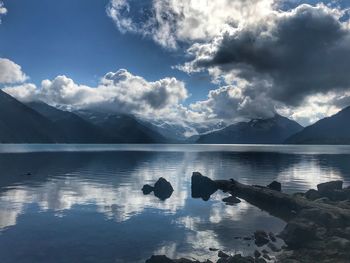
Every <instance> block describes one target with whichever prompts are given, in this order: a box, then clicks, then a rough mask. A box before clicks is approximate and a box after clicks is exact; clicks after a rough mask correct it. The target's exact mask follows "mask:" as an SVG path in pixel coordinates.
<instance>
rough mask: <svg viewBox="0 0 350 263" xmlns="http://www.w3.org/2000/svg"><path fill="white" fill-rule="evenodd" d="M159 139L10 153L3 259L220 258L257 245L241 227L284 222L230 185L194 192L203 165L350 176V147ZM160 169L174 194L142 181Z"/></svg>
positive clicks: (301, 184) (1, 162) (248, 177)
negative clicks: (258, 147) (245, 147)
mask: <svg viewBox="0 0 350 263" xmlns="http://www.w3.org/2000/svg"><path fill="white" fill-rule="evenodd" d="M33 147H40V146H33ZM52 147H54V146H52ZM57 147H59V146H57ZM91 147H93V146H91ZM123 147H126V146H123ZM139 147H141V146H139ZM147 147H150V146H147ZM156 147H158V148H157V150H156V151H150V150H148V151H139V150H137V151H136V150H135V149H131V150H129V151H128V150H127V149H123V150H116V151H110V150H109V151H94V152H91V151H84V152H78V151H71V152H62V151H60V152H55V151H54V150H53V151H50V152H40V151H36V152H30V146H27V148H28V149H29V150H27V151H24V152H17V153H15V152H11V153H6V152H3V153H1V154H0V167H1V172H0V175H1V176H0V229H1V230H0V231H1V232H0V254H1V262H44V261H45V262H55V263H56V262H67V261H69V262H143V261H144V259H146V258H148V257H149V256H150V255H152V254H157V253H158V254H159V253H160V254H167V255H168V256H169V257H173V258H177V257H181V256H187V257H189V256H193V257H196V258H198V259H205V258H215V255H216V253H215V252H210V251H209V247H214V248H219V249H223V250H225V251H228V252H229V251H241V252H242V253H243V254H251V253H252V252H253V251H254V245H253V243H252V241H248V240H245V241H242V240H238V239H235V238H234V237H237V236H241V237H244V236H248V235H251V234H252V233H253V232H254V231H255V230H256V229H265V230H267V231H273V232H279V231H280V230H281V229H282V228H283V226H284V222H282V221H281V220H279V219H277V218H274V217H272V216H270V215H268V214H267V213H266V212H264V211H260V210H259V209H257V208H256V207H253V206H251V205H249V204H248V203H246V202H244V201H243V202H241V203H239V204H237V205H235V206H226V205H225V204H224V203H223V202H221V199H222V198H223V197H224V196H226V195H225V194H223V193H220V192H218V193H215V194H214V195H213V196H212V197H211V199H210V200H209V201H208V202H204V201H202V200H200V199H192V198H191V186H190V181H191V174H192V172H193V171H199V172H201V173H202V174H204V175H206V176H209V177H210V178H213V179H229V178H235V179H238V180H239V181H241V182H243V183H247V184H261V185H266V184H268V183H270V182H271V181H273V180H277V181H280V182H281V183H282V185H283V191H286V192H298V191H305V190H307V189H309V188H315V187H316V185H317V184H318V183H320V182H325V181H329V180H335V179H341V180H344V182H345V185H349V182H350V175H349V174H348V171H349V170H350V162H349V161H350V155H349V154H350V149H348V151H349V152H347V151H345V152H344V148H342V149H341V152H340V154H336V153H334V149H332V151H333V152H332V154H327V148H325V149H323V150H322V148H321V150H319V152H312V153H308V154H306V153H300V152H299V151H298V152H295V153H293V152H288V153H283V152H280V151H276V152H274V151H273V149H271V150H270V151H268V152H263V151H260V152H259V151H253V152H252V151H234V149H232V151H227V149H225V150H223V151H220V150H219V149H217V150H215V151H207V152H206V151H188V150H186V149H191V148H190V147H191V146H190V145H184V146H182V147H183V151H181V150H180V149H181V147H180V146H176V147H177V148H176V149H175V150H174V151H169V146H167V149H166V151H161V150H159V147H160V146H156ZM179 147H180V148H179ZM186 147H187V148H186ZM207 147H208V148H210V146H207ZM215 147H217V146H215ZM335 147H336V146H335ZM77 148H78V147H77ZM36 149H37V148H36ZM160 149H161V148H160ZM299 150H300V149H299ZM159 177H164V178H165V179H167V180H168V181H169V182H171V184H172V186H173V188H174V192H173V194H172V195H171V197H170V198H169V199H167V200H165V201H161V200H159V199H158V198H156V197H155V196H154V195H147V196H145V195H143V193H142V191H141V188H142V186H143V185H144V184H147V183H149V184H151V185H153V184H154V183H155V181H156V180H157V179H158V178H159ZM248 245H249V246H248Z"/></svg>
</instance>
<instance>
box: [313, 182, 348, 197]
mask: <svg viewBox="0 0 350 263" xmlns="http://www.w3.org/2000/svg"><path fill="white" fill-rule="evenodd" d="M342 188H343V181H341V180H338V181H330V182H327V183H322V184H318V185H317V190H318V191H319V192H320V193H321V194H322V193H325V192H330V191H334V190H342Z"/></svg>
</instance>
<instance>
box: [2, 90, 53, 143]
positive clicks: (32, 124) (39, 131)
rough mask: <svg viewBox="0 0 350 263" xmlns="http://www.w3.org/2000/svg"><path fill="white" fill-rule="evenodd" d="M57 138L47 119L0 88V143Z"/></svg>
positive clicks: (40, 141)
mask: <svg viewBox="0 0 350 263" xmlns="http://www.w3.org/2000/svg"><path fill="white" fill-rule="evenodd" d="M59 139H60V135H59V133H58V132H57V130H56V126H55V125H54V124H53V123H52V122H51V121H50V120H49V119H47V118H46V117H44V116H42V115H41V114H39V113H38V112H36V111H35V110H33V109H31V108H30V107H28V106H26V105H24V104H23V103H21V102H19V101H18V100H16V99H15V98H13V97H11V96H10V95H8V94H7V93H5V92H4V91H2V90H0V142H1V143H55V142H57V141H58V140H59Z"/></svg>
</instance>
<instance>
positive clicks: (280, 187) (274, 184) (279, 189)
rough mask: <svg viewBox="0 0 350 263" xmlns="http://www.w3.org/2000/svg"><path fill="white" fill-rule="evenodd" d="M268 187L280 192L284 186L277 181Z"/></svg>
mask: <svg viewBox="0 0 350 263" xmlns="http://www.w3.org/2000/svg"><path fill="white" fill-rule="evenodd" d="M267 187H268V188H270V189H271V190H275V191H278V192H281V191H282V185H281V183H279V182H277V181H273V182H272V183H271V184H269V185H267Z"/></svg>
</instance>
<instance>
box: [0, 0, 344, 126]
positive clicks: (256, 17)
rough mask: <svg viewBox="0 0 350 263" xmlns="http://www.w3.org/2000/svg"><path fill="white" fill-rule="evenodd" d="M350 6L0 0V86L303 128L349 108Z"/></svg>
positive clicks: (56, 99) (81, 101) (75, 104)
mask: <svg viewBox="0 0 350 263" xmlns="http://www.w3.org/2000/svg"><path fill="white" fill-rule="evenodd" d="M1 4H3V6H2V5H1ZM349 7H350V1H348V0H338V1H337V0H332V1H317V0H308V1H306V0H256V1H241V0H220V1H204V0H203V1H201V0H178V1H175V0H152V1H150V0H149V1H142V2H140V1H138V0H60V1H54V0H0V18H1V24H0V71H1V70H2V72H0V86H2V87H3V88H4V90H5V91H6V92H8V93H9V94H11V95H13V96H15V97H16V98H18V99H19V100H23V101H29V100H35V99H37V100H43V101H45V102H47V103H49V104H52V105H57V106H66V107H67V108H83V107H100V108H105V109H106V110H107V109H108V110H112V111H122V112H127V113H132V114H135V115H138V116H141V117H143V118H148V119H157V120H158V119H163V120H164V119H166V120H167V121H173V122H181V123H182V124H186V125H188V123H197V124H198V123H200V124H204V123H205V124H208V123H211V124H213V123H216V122H219V121H220V122H221V121H224V122H227V123H233V122H237V121H240V120H248V119H251V118H267V117H272V116H273V115H274V114H275V113H279V114H282V115H284V116H287V117H289V118H291V119H294V120H297V121H299V122H300V123H302V124H304V125H307V124H310V123H312V122H314V121H316V120H318V119H320V118H323V117H325V116H329V115H332V114H334V113H336V112H337V111H339V110H340V109H341V108H343V107H345V106H348V105H350V77H349V76H348V75H349V74H348V73H347V71H348V70H347V69H348V68H349V66H350V62H349V59H350V48H348V47H350V40H349V39H350V22H349V14H350V12H349V10H348V8H349ZM4 8H6V9H4ZM266 36H268V37H267V38H266ZM323 43H326V44H327V45H324V44H323ZM325 54H326V55H325ZM174 66H178V67H174ZM120 69H125V70H120ZM108 72H112V73H111V74H109V75H108V74H107V73H108ZM11 74H12V75H11ZM106 74H107V75H106ZM43 80H45V81H44V82H42V81H43Z"/></svg>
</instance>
